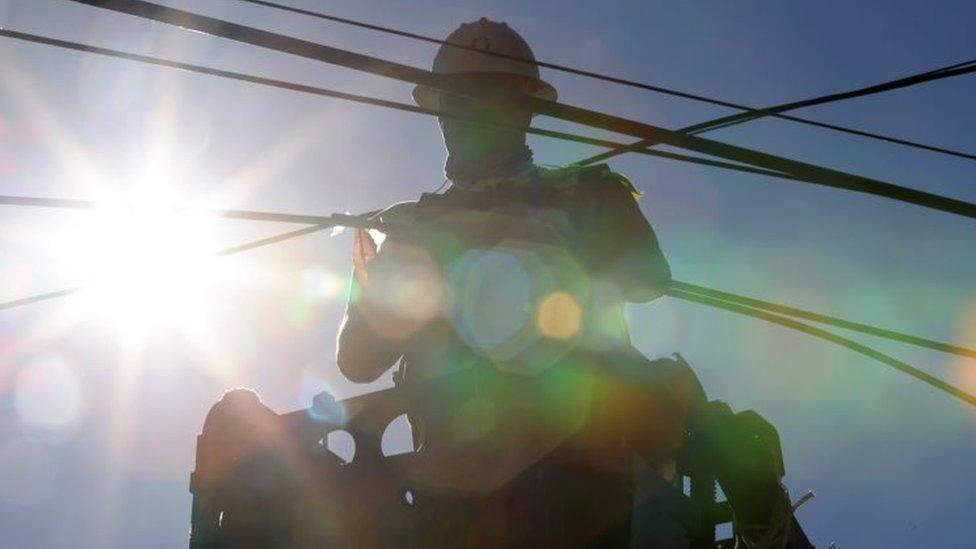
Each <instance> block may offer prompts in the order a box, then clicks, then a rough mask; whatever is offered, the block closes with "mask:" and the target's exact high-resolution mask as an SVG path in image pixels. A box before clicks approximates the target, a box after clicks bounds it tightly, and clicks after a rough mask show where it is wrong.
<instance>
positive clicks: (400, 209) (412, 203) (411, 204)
mask: <svg viewBox="0 0 976 549" xmlns="http://www.w3.org/2000/svg"><path fill="white" fill-rule="evenodd" d="M419 205H420V201H419V200H404V201H403V202H397V203H395V204H392V205H390V206H387V207H386V208H384V209H383V210H382V211H380V212H379V213H377V214H376V215H375V216H373V218H374V219H377V220H379V221H380V222H381V223H385V224H392V225H397V224H409V223H411V222H412V221H414V220H415V219H416V217H417V208H418V207H419Z"/></svg>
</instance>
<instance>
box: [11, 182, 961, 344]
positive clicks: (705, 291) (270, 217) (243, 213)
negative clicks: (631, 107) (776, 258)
mask: <svg viewBox="0 0 976 549" xmlns="http://www.w3.org/2000/svg"><path fill="white" fill-rule="evenodd" d="M0 205H16V206H35V207H50V208H71V209H86V210H92V209H97V208H98V207H99V203H97V202H92V201H87V200H73V199H58V198H37V197H21V196H0ZM173 211H175V212H197V213H206V214H209V215H213V216H216V217H223V218H231V219H248V220H252V221H270V222H280V223H308V224H310V226H309V227H306V228H304V229H299V230H297V231H293V232H290V233H285V234H284V235H279V236H276V237H272V238H269V239H265V240H259V241H257V242H252V243H249V244H245V245H242V246H239V247H235V248H228V249H226V250H224V251H222V252H219V253H218V255H228V254H231V253H237V252H239V251H244V250H247V249H251V248H254V247H258V246H265V245H267V244H273V243H275V242H281V241H284V240H288V239H290V238H294V237H297V236H302V235H305V234H310V233H314V232H317V231H320V230H323V229H326V228H331V227H334V226H362V227H367V226H369V227H374V228H379V229H381V230H382V229H383V227H382V226H380V225H377V224H375V223H372V222H371V221H366V220H371V219H372V218H373V217H374V216H375V215H376V214H377V213H380V212H382V210H373V211H370V212H366V213H363V214H360V215H348V214H334V215H331V216H317V215H303V214H283V213H273V212H258V211H250V210H219V209H200V208H185V207H178V208H173ZM670 287H671V288H673V289H676V290H679V291H684V292H688V293H694V294H698V295H703V296H705V297H710V298H714V299H720V300H723V301H729V302H732V303H738V304H740V305H746V306H749V307H752V308H756V309H764V310H767V311H770V312H774V313H779V314H785V315H787V316H793V317H798V318H805V319H808V320H813V321H816V322H820V323H823V324H829V325H833V326H837V327H840V328H844V329H848V330H853V331H858V332H861V333H865V334H869V335H873V336H877V337H881V338H885V339H890V340H893V341H897V342H899V343H904V344H908V345H915V346H919V347H926V348H929V349H934V350H937V351H942V352H945V353H951V354H955V355H959V356H963V357H968V358H976V350H973V349H968V348H966V347H960V346H957V345H952V344H949V343H943V342H940V341H934V340H931V339H926V338H922V337H918V336H913V335H910V334H904V333H900V332H895V331H893V330H886V329H884V328H878V327H876V326H871V325H868V324H863V323H859V322H853V321H850V320H845V319H843V318H839V317H835V316H829V315H825V314H820V313H814V312H811V311H806V310H803V309H799V308H796V307H790V306H788V305H781V304H778V303H773V302H770V301H763V300H760V299H755V298H750V297H746V296H742V295H738V294H733V293H730V292H725V291H722V290H716V289H713V288H707V287H705V286H698V285H695V284H691V283H688V282H682V281H680V280H672V281H671V284H670ZM72 291H73V290H61V291H59V292H51V293H50V294H41V295H40V296H34V297H27V298H23V299H20V300H16V301H13V302H8V303H7V304H6V305H5V306H3V307H0V309H3V308H10V307H15V306H18V305H27V304H30V303H34V302H35V301H40V300H44V299H49V298H53V297H60V296H61V295H66V294H67V293H71V292H72Z"/></svg>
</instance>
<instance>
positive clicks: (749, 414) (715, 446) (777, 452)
mask: <svg viewBox="0 0 976 549" xmlns="http://www.w3.org/2000/svg"><path fill="white" fill-rule="evenodd" d="M692 440H693V443H692V445H691V446H692V448H694V451H695V452H696V453H697V454H698V456H697V458H698V459H701V460H702V462H701V463H702V464H703V465H704V466H705V467H707V468H708V469H709V470H711V471H713V472H714V473H715V476H716V478H717V479H718V482H719V485H720V486H721V487H722V490H723V491H724V492H725V495H726V496H727V497H728V500H729V503H730V504H731V505H732V510H733V513H734V514H735V517H736V522H738V523H740V524H747V525H750V526H757V527H759V526H766V525H769V524H770V522H771V521H772V520H775V517H774V516H773V515H774V514H779V513H781V512H782V511H783V507H782V506H783V505H784V504H785V505H789V501H788V500H787V499H786V498H787V496H786V493H785V491H784V489H783V487H782V485H781V484H780V478H781V477H782V476H783V474H784V470H783V458H782V453H781V449H780V443H779V435H778V434H777V433H776V429H775V428H774V427H773V426H772V425H771V424H770V423H769V422H768V421H766V420H765V419H763V417H762V416H760V415H759V414H758V413H756V412H755V411H753V410H747V411H744V412H739V413H737V414H736V413H733V412H732V409H731V408H730V407H729V405H728V404H726V403H724V402H721V401H712V402H708V403H706V404H704V405H703V406H702V407H701V408H699V409H698V410H697V411H696V413H695V414H694V419H693V427H692Z"/></svg>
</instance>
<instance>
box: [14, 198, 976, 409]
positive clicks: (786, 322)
mask: <svg viewBox="0 0 976 549" xmlns="http://www.w3.org/2000/svg"><path fill="white" fill-rule="evenodd" d="M374 213H376V212H370V213H369V214H364V215H363V216H348V215H344V216H341V217H337V216H331V217H328V218H325V217H323V218H322V222H321V223H319V224H316V225H310V226H308V227H304V228H302V229H297V230H294V231H290V232H287V233H283V234H279V235H275V236H272V237H268V238H263V239H261V240H257V241H253V242H248V243H245V244H241V245H238V246H233V247H230V248H225V249H223V250H221V251H219V252H217V253H216V254H215V255H217V256H224V255H231V254H236V253H240V252H243V251H246V250H251V249H254V248H258V247H261V246H267V245H269V244H274V243H277V242H282V241H285V240H290V239H293V238H297V237H299V236H303V235H307V234H311V233H314V232H319V231H322V230H325V229H328V228H330V227H334V226H336V225H337V223H336V222H335V219H346V220H352V219H354V218H355V219H358V220H360V223H358V225H359V226H367V225H368V224H369V223H368V221H366V220H367V219H368V218H369V216H370V215H371V214H374ZM376 226H377V227H378V228H380V229H382V225H376ZM682 286H684V287H692V288H695V286H694V285H691V284H686V283H681V282H678V283H677V284H672V285H671V287H670V288H669V289H668V291H667V295H669V296H671V297H674V298H676V299H682V300H685V301H691V302H695V303H699V304H702V305H707V306H709V307H713V308H719V309H724V310H727V311H730V312H734V313H737V314H741V315H745V316H751V317H754V318H758V319H760V320H764V321H766V322H770V323H773V324H778V325H781V326H785V327H787V328H791V329H794V330H798V331H800V332H803V333H805V334H808V335H811V336H814V337H817V338H820V339H823V340H826V341H830V342H832V343H835V344H837V345H840V346H843V347H846V348H848V349H850V350H852V351H855V352H857V353H859V354H862V355H864V356H867V357H869V358H872V359H874V360H876V361H878V362H881V363H882V364H885V365H887V366H889V367H892V368H894V369H896V370H899V371H901V372H902V373H905V374H908V375H909V376H911V377H913V378H915V379H917V380H919V381H922V382H923V383H926V384H928V385H930V386H932V387H934V388H936V389H938V390H940V391H943V392H945V393H947V394H949V395H951V396H953V397H955V398H957V399H959V400H962V401H963V402H966V403H967V404H970V405H972V406H976V396H974V395H972V394H970V393H968V392H966V391H964V390H962V389H961V388H959V387H956V386H955V385H952V384H950V383H947V382H945V381H943V380H941V379H939V378H937V377H935V376H932V375H930V374H927V373H925V372H923V371H921V370H919V369H917V368H915V367H913V366H911V365H910V364H908V363H906V362H903V361H901V360H898V359H896V358H894V357H892V356H890V355H887V354H885V353H882V352H881V351H878V350H876V349H873V348H871V347H868V346H867V345H864V344H861V343H858V342H856V341H853V340H851V339H848V338H845V337H843V336H840V335H838V334H835V333H833V332H829V331H827V330H823V329H820V328H817V327H814V326H810V325H809V324H805V323H803V322H800V321H798V320H794V319H791V318H787V317H785V316H781V315H779V314H775V313H773V312H770V310H766V309H764V308H756V307H750V306H747V305H744V304H742V303H738V302H734V301H729V300H725V299H720V298H717V297H712V296H710V295H706V294H703V293H696V292H695V291H688V290H685V289H682ZM698 288H701V287H698ZM83 289H84V288H83V287H81V286H76V287H73V288H68V289H64V290H59V291H55V292H47V293H44V294H39V295H35V296H30V297H26V298H22V299H18V300H14V301H8V302H5V303H0V310H4V309H10V308H13V307H18V306H21V305H27V304H30V303H38V302H40V301H46V300H50V299H54V298H57V297H64V296H67V295H71V294H74V293H78V292H80V291H81V290H83ZM722 294H725V295H728V296H731V297H733V298H740V297H741V296H735V295H734V294H729V293H727V292H722ZM756 301H757V303H758V304H760V305H761V306H762V307H765V306H766V303H768V302H761V301H758V300H756ZM785 309H787V310H791V311H798V309H793V308H785ZM825 320H826V321H827V322H828V323H835V322H834V321H835V320H840V319H836V317H827V318H826V319H825ZM818 321H819V320H818ZM843 322H845V323H847V324H850V325H855V324H856V325H857V326H858V327H861V326H865V325H861V324H857V323H849V322H847V321H843ZM853 329H857V328H853ZM884 332H887V331H884ZM872 335H880V336H881V337H890V333H889V334H887V335H885V334H884V333H875V334H872ZM942 346H943V347H944V348H943V349H940V350H946V349H949V348H951V347H954V346H950V345H946V344H942ZM946 352H953V351H951V350H946Z"/></svg>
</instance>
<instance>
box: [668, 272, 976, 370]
mask: <svg viewBox="0 0 976 549" xmlns="http://www.w3.org/2000/svg"><path fill="white" fill-rule="evenodd" d="M671 288H674V289H676V290H680V291H684V292H688V293H694V294H698V295H702V296H705V297H710V298H714V299H720V300H723V301H729V302H732V303H738V304H740V305H745V306H748V307H752V308H755V309H764V310H767V311H770V312H773V313H779V314H785V315H788V316H793V317H797V318H805V319H807V320H813V321H815V322H820V323H823V324H829V325H832V326H837V327H839V328H844V329H847V330H853V331H856V332H861V333H864V334H868V335H872V336H877V337H883V338H885V339H890V340H893V341H898V342H900V343H906V344H908V345H916V346H918V347H926V348H929V349H933V350H936V351H942V352H944V353H951V354H954V355H959V356H964V357H968V358H976V350H974V349H968V348H966V347H959V346H957V345H951V344H949V343H942V342H941V341H933V340H931V339H925V338H923V337H918V336H913V335H909V334H904V333H901V332H895V331H893V330H886V329H884V328H877V327H875V326H870V325H868V324H862V323H860V322H853V321H850V320H844V319H843V318H838V317H836V316H830V315H825V314H820V313H814V312H811V311H805V310H803V309H798V308H796V307H790V306H788V305H780V304H778V303H773V302H770V301H763V300H760V299H755V298H751V297H746V296H742V295H736V294H733V293H729V292H724V291H722V290H716V289H713V288H706V287H705V286H698V285H695V284H689V283H687V282H682V281H680V280H672V281H671Z"/></svg>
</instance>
